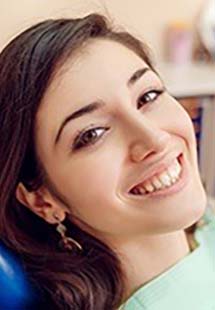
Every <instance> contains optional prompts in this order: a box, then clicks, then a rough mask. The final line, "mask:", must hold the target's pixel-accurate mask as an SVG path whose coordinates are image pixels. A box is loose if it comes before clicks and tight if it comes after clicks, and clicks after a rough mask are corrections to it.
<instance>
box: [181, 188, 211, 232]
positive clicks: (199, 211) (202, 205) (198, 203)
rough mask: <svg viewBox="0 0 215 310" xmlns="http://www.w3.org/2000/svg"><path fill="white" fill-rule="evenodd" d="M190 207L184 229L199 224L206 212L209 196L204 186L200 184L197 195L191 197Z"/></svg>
mask: <svg viewBox="0 0 215 310" xmlns="http://www.w3.org/2000/svg"><path fill="white" fill-rule="evenodd" d="M194 197H195V198H194ZM190 206H191V207H189V206H188V210H189V212H188V213H187V216H186V217H185V218H186V223H184V227H183V229H186V228H188V227H190V226H192V225H193V224H195V223H196V222H198V221H199V220H200V218H201V217H202V216H203V215H204V213H205V211H206V207H207V196H206V192H205V190H204V188H203V186H202V184H200V187H199V190H198V192H197V193H196V195H195V196H193V197H191V201H190Z"/></svg>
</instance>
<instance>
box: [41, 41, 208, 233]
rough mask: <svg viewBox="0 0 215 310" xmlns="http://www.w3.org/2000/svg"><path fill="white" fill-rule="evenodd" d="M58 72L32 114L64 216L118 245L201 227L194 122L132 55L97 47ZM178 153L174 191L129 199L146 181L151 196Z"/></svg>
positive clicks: (111, 46)
mask: <svg viewBox="0 0 215 310" xmlns="http://www.w3.org/2000/svg"><path fill="white" fill-rule="evenodd" d="M62 69H63V70H60V72H58V74H57V75H56V76H55V78H54V80H53V81H52V83H51V85H50V87H49V89H48V90H47V92H46V95H45V97H44V100H43V102H42V104H41V106H40V109H39V111H38V114H37V137H36V138H37V139H36V140H37V149H38V154H39V156H40V158H41V160H42V162H43V164H44V167H45V169H46V171H47V173H48V175H49V178H50V180H51V181H52V183H53V184H54V185H55V186H56V188H57V189H58V192H59V193H60V194H61V195H62V196H63V197H65V201H66V204H67V207H68V209H69V210H71V213H72V214H73V215H75V216H76V217H78V218H79V219H80V220H81V221H83V222H84V223H86V224H87V226H88V227H89V229H92V231H94V232H96V234H97V235H98V234H100V235H104V236H110V237H116V238H117V237H121V238H126V237H130V236H137V235H143V234H146V235H149V234H159V233H164V232H170V231H174V230H178V229H183V228H186V227H188V226H189V225H191V224H192V223H193V222H195V221H196V220H198V219H199V217H200V216H201V215H202V214H203V212H204V209H205V204H206V197H205V192H204V190H203V187H202V184H201V181H200V177H199V172H198V167H197V153H196V141H195V135H194V130H193V126H192V122H191V120H190V117H189V116H188V114H187V113H186V111H185V110H184V109H183V108H182V106H181V105H180V104H179V103H178V102H177V101H176V100H175V99H174V98H173V97H171V96H170V95H169V94H168V92H167V91H166V90H165V88H164V85H163V82H162V81H161V79H160V78H159V77H158V75H157V74H156V73H154V72H153V71H152V70H150V69H149V68H148V66H147V64H146V63H145V62H144V61H143V60H142V59H141V58H140V57H139V56H137V55H136V54H135V53H134V52H133V51H132V50H130V49H128V48H127V47H125V46H123V45H121V44H119V43H116V42H113V41H110V40H104V39H100V40H94V41H93V42H91V43H89V45H88V46H87V47H85V50H84V52H83V51H82V52H81V53H79V55H78V56H77V57H76V58H75V59H74V58H73V60H68V61H67V63H66V64H65V65H64V68H62ZM90 104H92V106H91V107H88V108H87V109H86V108H85V109H84V112H77V111H78V110H80V109H83V108H84V107H85V106H87V105H90ZM74 113H75V114H74ZM71 115H73V116H72V117H71ZM65 120H67V121H65ZM80 131H81V132H82V133H81V134H80ZM59 132H60V134H59ZM84 132H85V133H84ZM56 141H57V142H56ZM181 154H182V156H180V160H181V161H182V162H181V164H180V166H181V170H182V174H184V173H185V174H186V176H185V178H182V177H179V180H178V185H179V186H178V185H177V186H174V187H173V185H172V186H170V188H169V190H168V192H167V191H166V192H164V190H162V191H160V192H158V191H156V192H154V194H152V193H151V194H142V195H133V194H129V193H128V191H129V190H130V189H131V188H132V187H133V186H134V185H136V184H139V183H140V182H142V181H144V180H145V182H144V184H143V186H144V187H142V188H145V189H146V187H147V189H148V190H149V191H150V190H151V188H152V186H153V185H152V184H151V181H152V178H153V181H154V184H155V183H156V181H157V183H156V184H159V182H158V179H159V180H160V181H161V179H162V177H161V173H162V172H164V173H166V172H167V169H169V173H170V170H171V168H170V166H172V164H173V163H174V162H175V161H176V160H177V157H178V156H179V155H181ZM178 168H179V167H178ZM178 168H177V163H176V170H175V171H176V172H175V173H176V174H177V173H178V172H179V170H180V168H179V170H177V169H178ZM177 171H178V172H177ZM173 174H174V173H173ZM156 177H157V178H158V179H157V178H156ZM160 178H161V179H160ZM167 178H168V177H167ZM162 180H163V181H165V180H166V174H163V179H162ZM163 181H162V182H160V184H161V186H162V187H164V183H163ZM167 181H168V180H167ZM172 182H174V180H173V181H172ZM143 192H144V191H143Z"/></svg>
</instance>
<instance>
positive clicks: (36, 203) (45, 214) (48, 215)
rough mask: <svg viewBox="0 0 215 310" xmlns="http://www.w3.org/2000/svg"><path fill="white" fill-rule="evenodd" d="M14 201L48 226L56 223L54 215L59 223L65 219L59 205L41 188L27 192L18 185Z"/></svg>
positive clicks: (21, 185)
mask: <svg viewBox="0 0 215 310" xmlns="http://www.w3.org/2000/svg"><path fill="white" fill-rule="evenodd" d="M16 199H17V200H18V201H19V202H20V203H21V204H22V205H24V206H26V207H27V208H28V209H30V210H31V211H32V212H34V213H35V214H37V215H38V216H40V217H41V218H43V219H44V220H45V221H47V222H48V223H50V224H56V223H57V220H56V218H55V216H54V215H57V217H58V219H59V220H60V221H63V220H64V219H65V217H66V212H65V210H64V209H63V207H62V206H61V205H60V203H59V202H57V201H56V200H55V199H54V198H53V197H52V196H51V195H50V194H49V192H48V191H46V190H44V189H43V190H42V188H40V189H38V190H36V191H32V192H29V191H28V190H27V189H26V188H25V186H24V185H23V184H22V183H19V184H18V186H17V188H16Z"/></svg>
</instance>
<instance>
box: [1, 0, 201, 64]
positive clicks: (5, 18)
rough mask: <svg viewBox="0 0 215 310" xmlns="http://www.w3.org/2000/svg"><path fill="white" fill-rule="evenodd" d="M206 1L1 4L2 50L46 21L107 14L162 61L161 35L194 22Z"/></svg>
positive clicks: (50, 0) (23, 1) (58, 0)
mask: <svg viewBox="0 0 215 310" xmlns="http://www.w3.org/2000/svg"><path fill="white" fill-rule="evenodd" d="M205 1H206V0H106V1H105V0H104V1H103V0H102V1H99V0H19V1H15V0H14V1H12V0H7V1H4V0H0V29H1V35H0V47H1V48H2V47H3V46H4V45H5V44H6V43H7V42H8V41H9V40H10V39H11V38H12V37H13V36H15V35H16V34H17V33H18V32H20V31H21V30H23V29H25V28H26V27H27V26H29V25H31V24H32V23H35V22H37V21H39V20H42V19H44V18H47V17H62V16H66V17H69V16H76V15H82V14H85V13H88V12H90V11H101V12H108V14H109V15H110V16H112V17H113V19H114V20H116V22H117V23H118V24H122V25H124V26H125V27H126V28H128V29H130V30H131V31H132V32H133V33H135V34H138V35H140V36H141V38H145V40H146V41H147V42H148V43H149V45H150V46H151V47H152V48H153V50H154V53H155V55H156V56H157V58H161V57H162V53H163V41H162V34H163V30H164V28H165V26H166V24H167V23H168V22H169V21H174V20H183V21H186V22H193V21H194V18H195V16H196V15H197V14H198V12H199V9H200V5H201V4H202V3H204V2H205Z"/></svg>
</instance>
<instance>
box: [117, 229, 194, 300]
mask: <svg viewBox="0 0 215 310" xmlns="http://www.w3.org/2000/svg"><path fill="white" fill-rule="evenodd" d="M117 249H118V250H119V253H120V258H121V261H122V266H123V269H124V271H125V275H126V278H127V279H128V280H127V283H126V293H125V296H124V300H126V299H127V298H128V297H129V296H130V295H132V294H133V293H134V292H135V291H136V290H137V289H138V288H139V287H141V286H142V285H144V284H146V283H147V282H149V281H151V280H152V279H153V278H155V277H157V276H158V275H160V274H161V273H163V272H164V271H166V270H167V269H169V268H170V267H171V266H173V265H175V264H176V263H177V262H178V261H180V260H181V259H182V258H183V257H185V256H186V255H187V254H188V253H189V252H190V251H191V250H190V247H189V243H188V238H187V235H186V233H185V232H184V231H183V230H182V231H177V232H173V233H169V234H164V235H158V236H149V237H144V238H139V239H138V240H132V241H126V242H122V243H121V244H118V245H117Z"/></svg>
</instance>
